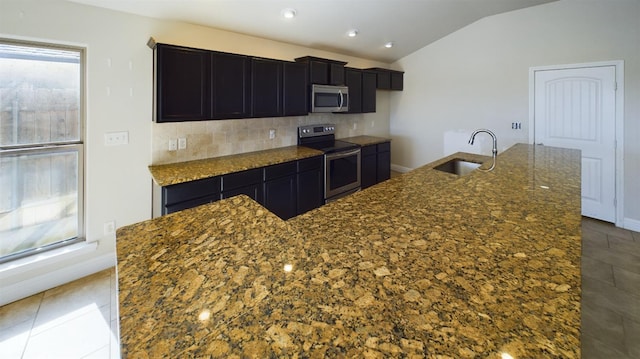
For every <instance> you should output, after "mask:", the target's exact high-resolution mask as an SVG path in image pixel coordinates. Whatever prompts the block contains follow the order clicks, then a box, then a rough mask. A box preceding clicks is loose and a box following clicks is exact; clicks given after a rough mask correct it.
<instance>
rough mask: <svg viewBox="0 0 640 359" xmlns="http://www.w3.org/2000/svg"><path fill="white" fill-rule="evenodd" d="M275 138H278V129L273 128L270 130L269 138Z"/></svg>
mask: <svg viewBox="0 0 640 359" xmlns="http://www.w3.org/2000/svg"><path fill="white" fill-rule="evenodd" d="M274 138H276V130H275V129H273V128H272V129H270V130H269V139H270V140H273V139H274Z"/></svg>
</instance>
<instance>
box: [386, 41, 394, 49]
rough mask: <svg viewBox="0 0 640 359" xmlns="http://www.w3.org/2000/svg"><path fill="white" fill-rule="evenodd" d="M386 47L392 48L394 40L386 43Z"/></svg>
mask: <svg viewBox="0 0 640 359" xmlns="http://www.w3.org/2000/svg"><path fill="white" fill-rule="evenodd" d="M384 47H386V48H387V49H390V48H392V47H393V41H389V42H387V43H386V44H384Z"/></svg>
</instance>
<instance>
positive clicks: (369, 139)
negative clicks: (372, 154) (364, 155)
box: [340, 136, 391, 146]
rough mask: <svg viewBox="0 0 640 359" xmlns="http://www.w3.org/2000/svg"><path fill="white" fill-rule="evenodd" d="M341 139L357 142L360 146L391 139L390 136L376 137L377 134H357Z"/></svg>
mask: <svg viewBox="0 0 640 359" xmlns="http://www.w3.org/2000/svg"><path fill="white" fill-rule="evenodd" d="M340 140H341V141H345V142H351V143H355V144H358V145H360V146H368V145H375V144H378V143H383V142H389V141H391V140H390V139H388V138H383V137H376V136H355V137H347V138H341V139H340Z"/></svg>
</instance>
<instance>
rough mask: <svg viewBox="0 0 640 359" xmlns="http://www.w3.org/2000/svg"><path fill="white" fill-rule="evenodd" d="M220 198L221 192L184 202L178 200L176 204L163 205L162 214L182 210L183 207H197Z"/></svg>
mask: <svg viewBox="0 0 640 359" xmlns="http://www.w3.org/2000/svg"><path fill="white" fill-rule="evenodd" d="M219 199H220V194H219V193H218V194H216V195H211V196H205V197H200V198H196V199H191V200H188V201H184V202H178V203H174V204H168V205H165V206H163V207H162V215H165V214H170V213H173V212H178V211H182V210H183V209H188V208H193V207H197V206H200V205H203V204H207V203H212V202H215V201H217V200H219Z"/></svg>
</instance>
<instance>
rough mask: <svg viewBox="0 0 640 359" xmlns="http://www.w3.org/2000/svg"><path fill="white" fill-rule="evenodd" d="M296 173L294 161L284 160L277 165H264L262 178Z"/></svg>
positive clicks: (268, 178)
mask: <svg viewBox="0 0 640 359" xmlns="http://www.w3.org/2000/svg"><path fill="white" fill-rule="evenodd" d="M295 173H296V162H295V161H291V162H285V163H281V164H278V165H273V166H269V167H265V169H264V180H265V181H269V180H272V179H275V178H280V177H284V176H287V175H292V174H295Z"/></svg>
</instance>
